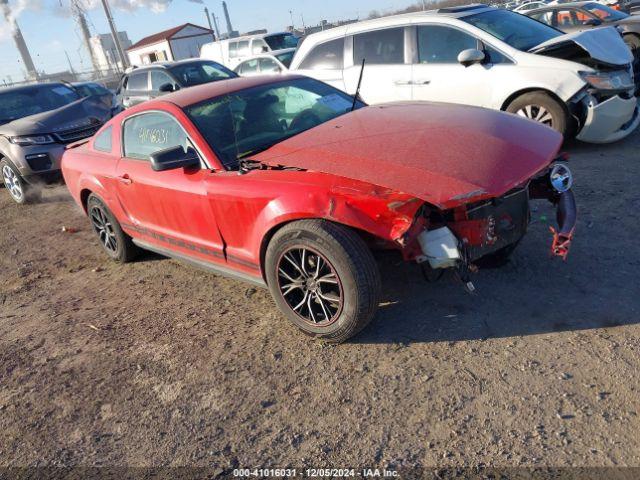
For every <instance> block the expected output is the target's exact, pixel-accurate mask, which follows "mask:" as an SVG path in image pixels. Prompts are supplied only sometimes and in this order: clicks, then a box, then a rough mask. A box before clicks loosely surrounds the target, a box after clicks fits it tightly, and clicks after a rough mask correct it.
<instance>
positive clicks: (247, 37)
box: [211, 32, 293, 44]
mask: <svg viewBox="0 0 640 480" xmlns="http://www.w3.org/2000/svg"><path fill="white" fill-rule="evenodd" d="M272 35H293V33H291V32H271V33H256V34H254V35H241V36H239V37H233V38H225V39H224V40H217V41H215V42H211V44H215V43H225V42H237V41H238V40H251V39H252V38H265V37H271V36H272Z"/></svg>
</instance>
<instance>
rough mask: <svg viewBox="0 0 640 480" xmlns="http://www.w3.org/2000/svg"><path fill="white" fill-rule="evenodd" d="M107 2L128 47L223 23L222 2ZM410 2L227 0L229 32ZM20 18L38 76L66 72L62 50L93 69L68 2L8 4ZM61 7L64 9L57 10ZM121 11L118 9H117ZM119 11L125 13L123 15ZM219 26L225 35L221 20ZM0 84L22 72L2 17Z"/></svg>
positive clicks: (100, 25)
mask: <svg viewBox="0 0 640 480" xmlns="http://www.w3.org/2000/svg"><path fill="white" fill-rule="evenodd" d="M81 1H82V3H83V4H84V5H87V7H88V8H87V18H88V21H89V27H90V29H91V33H92V34H96V33H108V32H109V28H108V25H107V23H106V20H105V17H104V12H103V10H102V8H101V7H100V2H99V1H98V0H81ZM197 1H198V0H195V1H189V0H173V1H171V0H148V1H147V0H110V3H111V4H112V5H113V7H112V8H113V14H114V19H115V22H116V25H117V27H118V29H119V30H125V31H126V32H127V33H128V35H129V38H130V39H131V41H133V42H136V41H138V40H140V39H141V38H142V37H145V36H147V35H151V34H153V33H156V32H158V31H161V30H165V29H167V28H171V27H174V26H176V25H180V24H182V23H186V22H191V23H195V24H198V25H202V26H206V18H205V15H204V11H203V9H204V7H205V6H206V7H208V8H209V10H210V11H213V12H214V13H215V14H216V15H217V16H218V17H222V2H221V1H218V0H215V1H210V0H202V3H197ZM412 3H414V2H412V1H411V0H348V1H345V0H296V1H288V0H287V1H281V0H227V4H228V6H229V11H230V15H231V21H232V23H233V28H234V29H236V30H239V31H241V32H242V31H249V30H255V29H258V28H267V29H268V30H269V31H279V30H283V29H284V28H285V27H286V26H287V25H290V24H291V15H290V13H289V11H290V10H291V11H292V12H293V21H294V23H295V25H296V26H299V25H301V24H302V18H301V16H303V17H304V22H305V24H307V25H315V24H317V23H319V22H320V20H322V19H326V20H329V21H332V20H337V19H346V18H357V17H360V18H364V17H366V16H367V15H368V14H369V12H371V11H372V10H378V11H389V10H395V9H399V8H404V7H406V6H408V5H410V4H412ZM9 4H10V5H11V7H12V8H13V9H14V11H17V12H19V13H18V18H17V21H18V24H19V26H20V29H21V30H22V34H23V36H24V38H25V40H26V42H27V45H28V47H29V50H30V51H31V55H32V57H33V61H34V63H35V64H36V68H38V70H45V71H46V72H48V73H51V72H55V71H61V70H68V68H69V66H68V63H67V60H66V57H65V50H66V51H67V53H68V54H69V57H70V59H71V63H72V64H73V67H74V69H76V70H79V71H80V70H86V69H90V68H91V64H90V61H89V57H88V54H87V52H86V50H85V48H84V45H83V43H82V41H81V38H80V34H79V31H78V28H77V25H76V23H75V21H74V20H73V19H72V18H70V17H69V16H68V5H69V0H9ZM61 4H62V8H61ZM118 6H120V8H118ZM122 7H125V9H123V8H122ZM219 26H220V28H221V29H223V31H225V30H226V27H225V23H224V20H223V19H221V20H220V21H219ZM0 65H2V67H1V69H0V79H4V78H7V77H9V76H10V77H11V78H13V79H14V80H18V79H22V77H23V74H22V72H23V68H22V66H21V61H20V56H19V55H18V51H17V49H16V48H15V45H14V43H13V40H12V38H11V36H10V32H9V30H8V28H7V25H6V22H5V20H4V18H3V17H1V16H0Z"/></svg>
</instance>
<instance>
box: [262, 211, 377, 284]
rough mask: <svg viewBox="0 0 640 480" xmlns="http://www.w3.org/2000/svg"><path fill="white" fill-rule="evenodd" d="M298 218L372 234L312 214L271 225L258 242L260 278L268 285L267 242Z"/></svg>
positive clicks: (359, 233)
mask: <svg viewBox="0 0 640 480" xmlns="http://www.w3.org/2000/svg"><path fill="white" fill-rule="evenodd" d="M299 220H322V221H325V222H331V223H334V224H336V225H340V226H342V227H344V228H348V229H349V230H352V231H354V232H355V233H356V234H357V235H359V236H361V237H364V236H366V235H372V234H371V233H369V232H365V231H363V230H359V229H357V228H354V227H352V226H350V225H346V224H344V223H341V222H336V221H333V220H327V219H326V218H322V217H314V216H309V217H299V218H292V219H291V220H285V221H283V222H281V223H278V224H276V225H274V226H272V227H271V228H270V229H269V230H268V231H267V233H265V234H264V235H263V237H262V241H261V242H260V272H261V274H262V279H263V280H264V282H265V284H267V285H268V280H267V274H266V269H265V261H266V256H267V248H268V247H269V242H271V239H272V238H273V236H274V235H275V234H276V233H278V232H279V231H280V230H281V229H282V228H284V227H286V226H287V225H289V224H290V223H293V222H297V221H299Z"/></svg>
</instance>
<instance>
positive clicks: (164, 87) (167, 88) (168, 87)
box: [158, 83, 178, 93]
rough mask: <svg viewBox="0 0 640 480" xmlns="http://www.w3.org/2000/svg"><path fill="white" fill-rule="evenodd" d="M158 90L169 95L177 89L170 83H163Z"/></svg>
mask: <svg viewBox="0 0 640 480" xmlns="http://www.w3.org/2000/svg"><path fill="white" fill-rule="evenodd" d="M158 90H160V91H161V92H163V93H171V92H175V91H176V90H178V89H177V88H176V87H174V86H173V84H172V83H163V84H162V85H160V88H159V89H158Z"/></svg>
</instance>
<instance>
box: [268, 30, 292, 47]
mask: <svg viewBox="0 0 640 480" xmlns="http://www.w3.org/2000/svg"><path fill="white" fill-rule="evenodd" d="M264 41H265V42H267V45H269V48H270V49H271V50H282V49H284V48H296V47H297V46H298V39H297V38H296V37H295V35H293V34H292V33H279V34H277V35H269V36H268V37H264Z"/></svg>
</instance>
